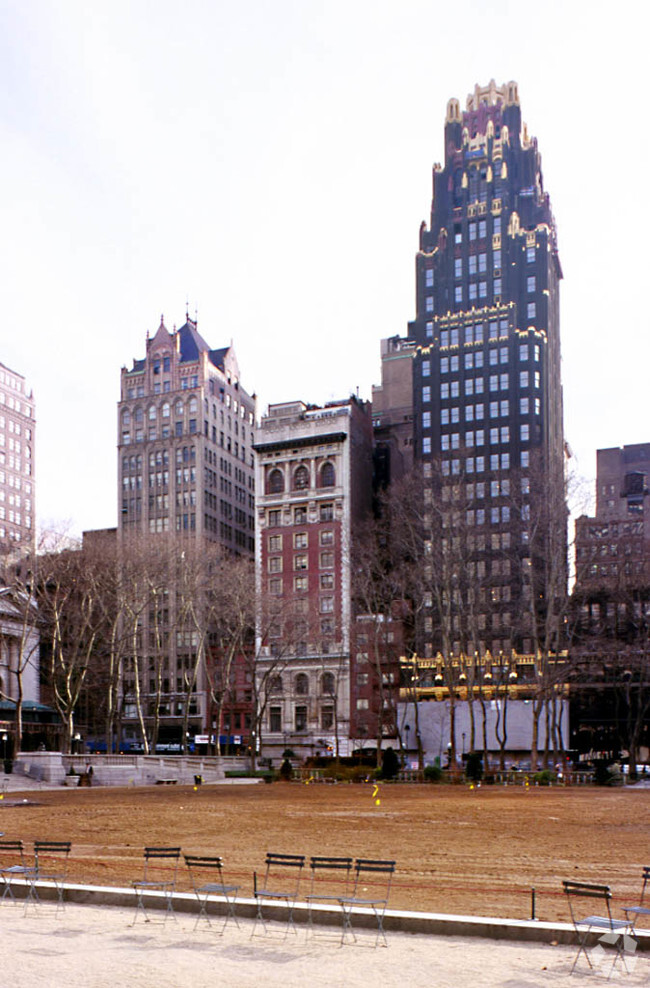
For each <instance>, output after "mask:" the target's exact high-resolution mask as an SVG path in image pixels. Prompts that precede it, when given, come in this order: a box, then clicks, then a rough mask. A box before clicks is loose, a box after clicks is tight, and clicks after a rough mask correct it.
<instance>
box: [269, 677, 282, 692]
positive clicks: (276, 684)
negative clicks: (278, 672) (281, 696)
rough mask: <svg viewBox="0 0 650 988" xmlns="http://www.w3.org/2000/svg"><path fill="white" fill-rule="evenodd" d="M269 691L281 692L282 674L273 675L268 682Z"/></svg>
mask: <svg viewBox="0 0 650 988" xmlns="http://www.w3.org/2000/svg"><path fill="white" fill-rule="evenodd" d="M269 692H270V693H282V676H273V677H272V679H271V682H270V684H269Z"/></svg>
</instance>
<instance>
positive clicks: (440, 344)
mask: <svg viewBox="0 0 650 988" xmlns="http://www.w3.org/2000/svg"><path fill="white" fill-rule="evenodd" d="M561 277H562V271H561V267H560V261H559V257H558V250H557V239H556V230H555V222H554V219H553V214H552V211H551V205H550V201H549V197H548V195H547V193H546V192H545V191H544V184H543V178H542V169H541V157H540V154H539V151H538V148H537V141H536V139H535V138H531V137H529V136H528V133H527V130H526V127H525V125H524V126H522V122H521V110H520V106H519V97H518V92H517V86H516V84H515V83H512V82H511V83H508V84H507V85H505V86H496V85H495V84H494V82H491V83H490V84H489V86H487V87H485V88H480V87H478V86H477V87H476V88H475V90H474V93H473V94H472V95H471V96H470V97H468V100H467V108H466V110H465V111H464V112H461V110H460V106H459V102H458V100H455V99H452V100H450V102H449V104H448V107H447V116H446V121H445V160H444V167H442V166H440V165H436V166H435V167H434V170H433V202H432V206H431V220H430V224H429V225H428V226H427V225H426V224H424V223H423V224H422V227H421V230H420V249H419V251H418V254H417V317H416V319H415V321H414V322H413V323H411V324H410V327H409V335H410V337H411V338H412V339H413V340H414V341H415V342H416V344H417V349H416V355H415V358H414V410H415V451H416V458H417V460H419V461H420V463H421V465H422V471H423V474H424V499H423V519H424V528H425V560H424V567H423V577H424V580H423V587H424V594H423V600H424V609H423V618H422V621H421V624H420V631H419V641H418V649H419V650H420V654H421V655H423V656H425V655H429V656H435V655H436V654H437V653H438V652H439V651H440V652H441V653H442V654H443V656H447V655H449V654H450V653H451V654H454V655H459V654H463V655H471V656H474V655H479V656H483V655H485V654H486V652H488V651H489V652H490V653H491V654H492V656H495V655H498V654H499V653H501V654H502V655H503V656H506V655H507V656H508V657H509V658H508V662H511V661H513V660H512V658H511V657H512V653H513V651H516V652H517V653H519V654H521V653H522V652H523V653H527V654H529V655H530V654H531V653H535V652H536V650H537V649H538V648H539V647H541V646H542V642H541V638H544V639H545V640H546V645H547V647H548V644H549V643H548V630H549V629H548V622H547V620H546V618H547V615H548V613H549V608H550V607H551V600H553V601H557V599H558V598H560V597H563V596H564V593H565V589H566V513H565V508H564V491H563V487H564V485H563V456H564V439H563V427H562V389H561V381H560V336H559V282H560V279H561ZM553 606H555V605H553Z"/></svg>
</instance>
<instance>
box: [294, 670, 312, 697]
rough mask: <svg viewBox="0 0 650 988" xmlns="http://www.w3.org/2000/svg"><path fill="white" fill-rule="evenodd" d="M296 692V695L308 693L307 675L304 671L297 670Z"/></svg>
mask: <svg viewBox="0 0 650 988" xmlns="http://www.w3.org/2000/svg"><path fill="white" fill-rule="evenodd" d="M296 693H297V694H298V696H307V694H308V693H309V677H308V676H307V674H306V673H304V672H299V673H298V675H297V676H296Z"/></svg>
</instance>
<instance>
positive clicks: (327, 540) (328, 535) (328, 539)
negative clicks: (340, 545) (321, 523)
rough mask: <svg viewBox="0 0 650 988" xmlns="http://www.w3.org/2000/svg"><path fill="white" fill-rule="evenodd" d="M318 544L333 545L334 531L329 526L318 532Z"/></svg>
mask: <svg viewBox="0 0 650 988" xmlns="http://www.w3.org/2000/svg"><path fill="white" fill-rule="evenodd" d="M320 544H321V545H334V532H333V530H332V529H331V528H328V529H327V530H326V531H324V532H321V533H320Z"/></svg>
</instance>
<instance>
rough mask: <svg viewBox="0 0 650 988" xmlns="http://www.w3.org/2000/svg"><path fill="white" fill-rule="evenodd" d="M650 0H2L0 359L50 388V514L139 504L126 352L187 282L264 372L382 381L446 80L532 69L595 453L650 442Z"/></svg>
mask: <svg viewBox="0 0 650 988" xmlns="http://www.w3.org/2000/svg"><path fill="white" fill-rule="evenodd" d="M644 10H645V7H644V6H642V5H641V3H626V2H622V3H621V2H619V3H617V4H615V5H613V4H611V3H607V4H606V3H602V2H599V0H589V2H581V0H573V2H572V0H563V2H561V3H560V2H558V3H556V2H553V0H551V2H549V0H546V2H544V3H539V2H526V0H516V2H510V0H502V2H501V3H500V4H498V5H497V6H495V5H493V4H492V5H490V4H486V3H479V2H468V0H465V2H463V0H453V2H452V0H445V2H441V0H428V2H424V0H401V2H400V3H395V2H386V0H372V2H370V0H368V2H367V0H295V2H292V0H268V2H267V0H246V2H236V0H228V2H226V0H212V2H209V0H205V2H201V0H185V2H184V3H183V4H181V3H179V2H176V3H171V2H168V0H129V2H126V0H112V2H110V3H108V2H103V0H92V2H88V0H0V127H1V137H0V141H1V144H0V182H1V188H2V198H1V203H2V209H1V213H0V216H1V220H2V237H1V239H0V316H1V319H2V334H1V343H0V361H2V362H4V363H5V364H7V365H8V366H10V367H11V368H12V369H14V370H16V371H19V372H20V373H22V374H24V375H25V376H26V377H27V379H28V382H29V384H30V385H31V386H32V387H33V389H34V393H35V398H36V402H37V422H38V425H37V448H36V474H37V514H38V517H39V522H40V524H42V525H45V526H50V525H52V524H56V525H57V526H58V525H60V524H61V522H63V521H64V520H66V519H69V520H70V521H71V522H72V524H73V526H74V528H75V529H76V530H81V529H82V528H99V527H106V526H112V525H115V523H116V432H117V430H116V402H117V400H118V397H119V378H120V368H121V367H122V366H123V365H128V366H130V365H131V362H132V360H133V358H135V357H138V358H139V357H142V356H143V355H144V350H145V336H146V333H147V331H150V332H153V331H155V329H156V328H157V326H158V323H159V321H160V315H161V313H164V316H165V321H166V323H167V325H168V327H170V328H171V327H172V326H173V325H174V324H177V325H181V324H182V322H183V321H184V317H185V306H186V300H189V311H190V314H191V315H194V313H195V311H198V321H199V329H200V331H201V333H202V335H203V336H204V337H205V338H206V339H207V341H208V342H209V343H210V344H211V345H212V346H213V347H219V346H223V345H224V344H227V343H229V342H230V340H231V339H232V340H233V342H234V345H235V350H236V352H237V355H238V358H239V363H240V368H241V374H242V383H243V386H244V387H245V388H246V389H247V390H248V391H249V392H256V393H257V395H258V399H259V404H258V414H260V415H261V414H262V413H263V412H264V410H265V408H266V405H267V404H268V403H269V402H275V401H288V400H291V399H296V398H299V399H304V400H306V401H310V402H322V401H326V400H328V399H330V398H340V397H345V396H346V395H348V394H349V393H350V392H351V391H354V390H356V389H357V388H358V389H359V393H360V395H361V396H362V397H364V398H369V397H370V388H371V384H373V383H378V381H379V379H380V366H379V341H380V339H381V338H382V337H385V336H389V335H393V334H395V333H402V334H404V333H405V332H406V326H407V322H408V320H409V319H412V318H413V317H414V315H415V293H414V286H415V277H414V272H415V265H414V256H415V251H416V249H417V245H418V229H419V226H420V222H421V221H422V220H423V219H427V218H428V215H429V209H430V201H431V169H432V165H433V163H434V162H435V161H439V160H440V159H441V158H442V156H443V123H444V116H445V110H446V105H447V100H448V99H449V98H450V97H452V96H456V97H458V98H459V99H461V101H462V105H463V106H464V103H465V98H466V96H467V94H468V93H469V92H470V91H471V90H472V89H473V87H474V84H475V83H477V82H478V83H480V84H485V83H487V82H488V81H489V79H490V78H492V77H494V78H495V80H496V81H497V83H498V84H501V83H503V82H506V81H508V80H510V79H514V80H516V81H517V82H518V84H519V95H520V100H521V105H522V114H523V118H524V120H525V121H526V122H527V123H528V126H529V132H530V133H531V134H533V135H535V136H537V138H538V140H539V147H540V150H541V153H542V164H543V169H544V181H545V187H546V189H547V191H548V192H549V193H550V195H551V199H552V203H553V208H554V212H555V216H556V220H557V224H558V230H559V245H560V257H561V261H562V265H563V269H564V276H565V280H564V282H563V285H562V336H563V362H564V373H563V380H564V394H565V431H566V437H567V440H568V441H569V443H570V445H571V447H572V449H573V451H574V453H575V457H576V462H577V467H578V469H579V470H580V471H581V473H582V474H584V475H586V476H587V477H591V476H593V474H594V473H595V450H596V448H597V447H606V446H614V445H622V444H624V443H636V442H643V441H646V440H647V441H650V422H649V421H648V416H647V411H646V409H647V404H648V397H647V395H648V356H649V354H650V334H649V332H648V328H649V327H648V322H649V317H648V310H647V309H646V308H645V306H644V305H642V304H641V302H642V299H641V289H642V287H643V286H644V285H645V284H646V281H647V273H646V269H647V266H648V257H647V242H648V240H647V234H648V229H649V228H650V222H649V221H650V216H649V212H650V207H649V202H650V196H648V195H647V194H646V193H645V191H644V190H645V186H644V184H643V183H644V181H645V179H644V175H645V172H646V170H647V167H648V164H647V162H648V157H649V156H648V151H649V150H650V147H649V142H650V139H649V132H650V128H649V127H648V123H647V118H648V107H647V102H648V89H647V73H646V66H647V50H646V48H647V40H646V31H645V29H644V28H643V27H642V23H643V14H644Z"/></svg>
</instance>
